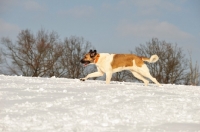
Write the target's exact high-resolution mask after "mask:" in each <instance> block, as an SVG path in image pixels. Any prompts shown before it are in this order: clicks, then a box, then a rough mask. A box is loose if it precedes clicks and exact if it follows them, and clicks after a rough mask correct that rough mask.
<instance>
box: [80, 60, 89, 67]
mask: <svg viewBox="0 0 200 132" xmlns="http://www.w3.org/2000/svg"><path fill="white" fill-rule="evenodd" d="M81 63H82V64H83V65H84V66H87V65H88V64H90V61H85V60H81Z"/></svg>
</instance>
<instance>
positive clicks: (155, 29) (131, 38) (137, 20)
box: [0, 0, 200, 64]
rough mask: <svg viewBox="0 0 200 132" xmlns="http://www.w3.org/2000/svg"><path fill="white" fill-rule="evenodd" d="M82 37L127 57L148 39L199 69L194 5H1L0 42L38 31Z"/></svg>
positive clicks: (190, 0) (161, 0)
mask: <svg viewBox="0 0 200 132" xmlns="http://www.w3.org/2000/svg"><path fill="white" fill-rule="evenodd" d="M42 28H43V29H45V30H47V31H49V32H51V31H56V32H57V33H58V34H59V36H60V39H61V40H64V38H65V37H70V36H77V37H83V38H84V39H85V40H86V41H89V42H91V44H92V46H94V47H95V49H96V50H97V51H98V52H109V53H130V51H134V49H135V47H138V46H139V44H146V42H149V41H151V40H152V38H158V39H159V41H163V40H164V41H166V42H169V43H172V44H177V45H178V47H180V48H182V49H183V51H184V53H185V54H186V56H188V57H189V54H188V52H191V53H192V54H191V56H192V60H193V61H194V62H196V61H197V62H198V63H199V64H200V57H199V55H200V53H199V49H200V48H199V46H200V1H199V0H98V1H95V0H59V1H58V0H0V38H2V37H9V38H11V39H12V40H13V41H16V39H17V35H18V34H19V32H20V31H21V30H25V29H29V30H31V32H33V33H34V34H36V33H37V32H38V31H39V30H40V29H42Z"/></svg>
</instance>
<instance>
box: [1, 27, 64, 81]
mask: <svg viewBox="0 0 200 132" xmlns="http://www.w3.org/2000/svg"><path fill="white" fill-rule="evenodd" d="M58 38H59V37H58V35H57V33H56V32H51V33H48V32H46V31H45V30H43V29H41V30H40V31H38V33H37V35H36V37H35V36H34V35H33V34H32V33H31V32H30V30H22V31H21V32H20V33H19V35H18V40H17V42H16V44H13V43H12V41H11V40H10V39H9V38H2V43H3V44H4V46H5V47H6V49H5V50H4V52H3V53H4V55H5V56H6V57H7V58H9V60H7V66H8V68H9V70H10V73H11V74H16V75H23V76H34V77H37V76H49V71H51V70H52V69H53V66H54V64H55V63H56V61H57V59H58V58H59V57H60V56H61V55H62V48H58V47H59V46H58V45H59V40H58Z"/></svg>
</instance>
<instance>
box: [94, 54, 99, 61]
mask: <svg viewBox="0 0 200 132" xmlns="http://www.w3.org/2000/svg"><path fill="white" fill-rule="evenodd" d="M99 57H100V55H99V54H97V56H96V58H95V60H94V63H97V61H98V60H99Z"/></svg>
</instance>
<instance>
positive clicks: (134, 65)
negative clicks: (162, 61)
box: [80, 50, 161, 86]
mask: <svg viewBox="0 0 200 132" xmlns="http://www.w3.org/2000/svg"><path fill="white" fill-rule="evenodd" d="M158 59H159V57H158V56H157V55H152V56H151V57H150V58H147V57H141V56H137V55H134V54H109V53H97V51H96V50H90V51H89V52H88V53H86V54H85V56H84V57H83V59H81V61H80V62H81V63H82V64H83V65H85V66H87V65H88V64H95V65H96V67H97V72H93V73H90V74H88V75H87V76H86V77H85V78H80V80H81V81H85V80H87V79H88V78H91V77H99V76H103V75H104V73H105V74H106V84H109V83H110V80H111V77H112V74H113V73H115V72H119V71H122V70H129V71H131V73H132V74H133V75H134V76H135V77H136V78H137V79H139V80H142V81H143V82H144V85H145V86H147V85H148V84H149V81H148V80H146V79H145V78H144V77H146V78H149V79H150V80H152V81H153V82H154V83H155V84H157V85H158V86H161V85H160V83H159V82H158V81H157V80H156V79H155V78H154V77H152V76H151V74H150V72H149V69H148V67H147V65H146V64H145V63H144V61H146V62H149V63H155V62H156V61H158Z"/></svg>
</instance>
